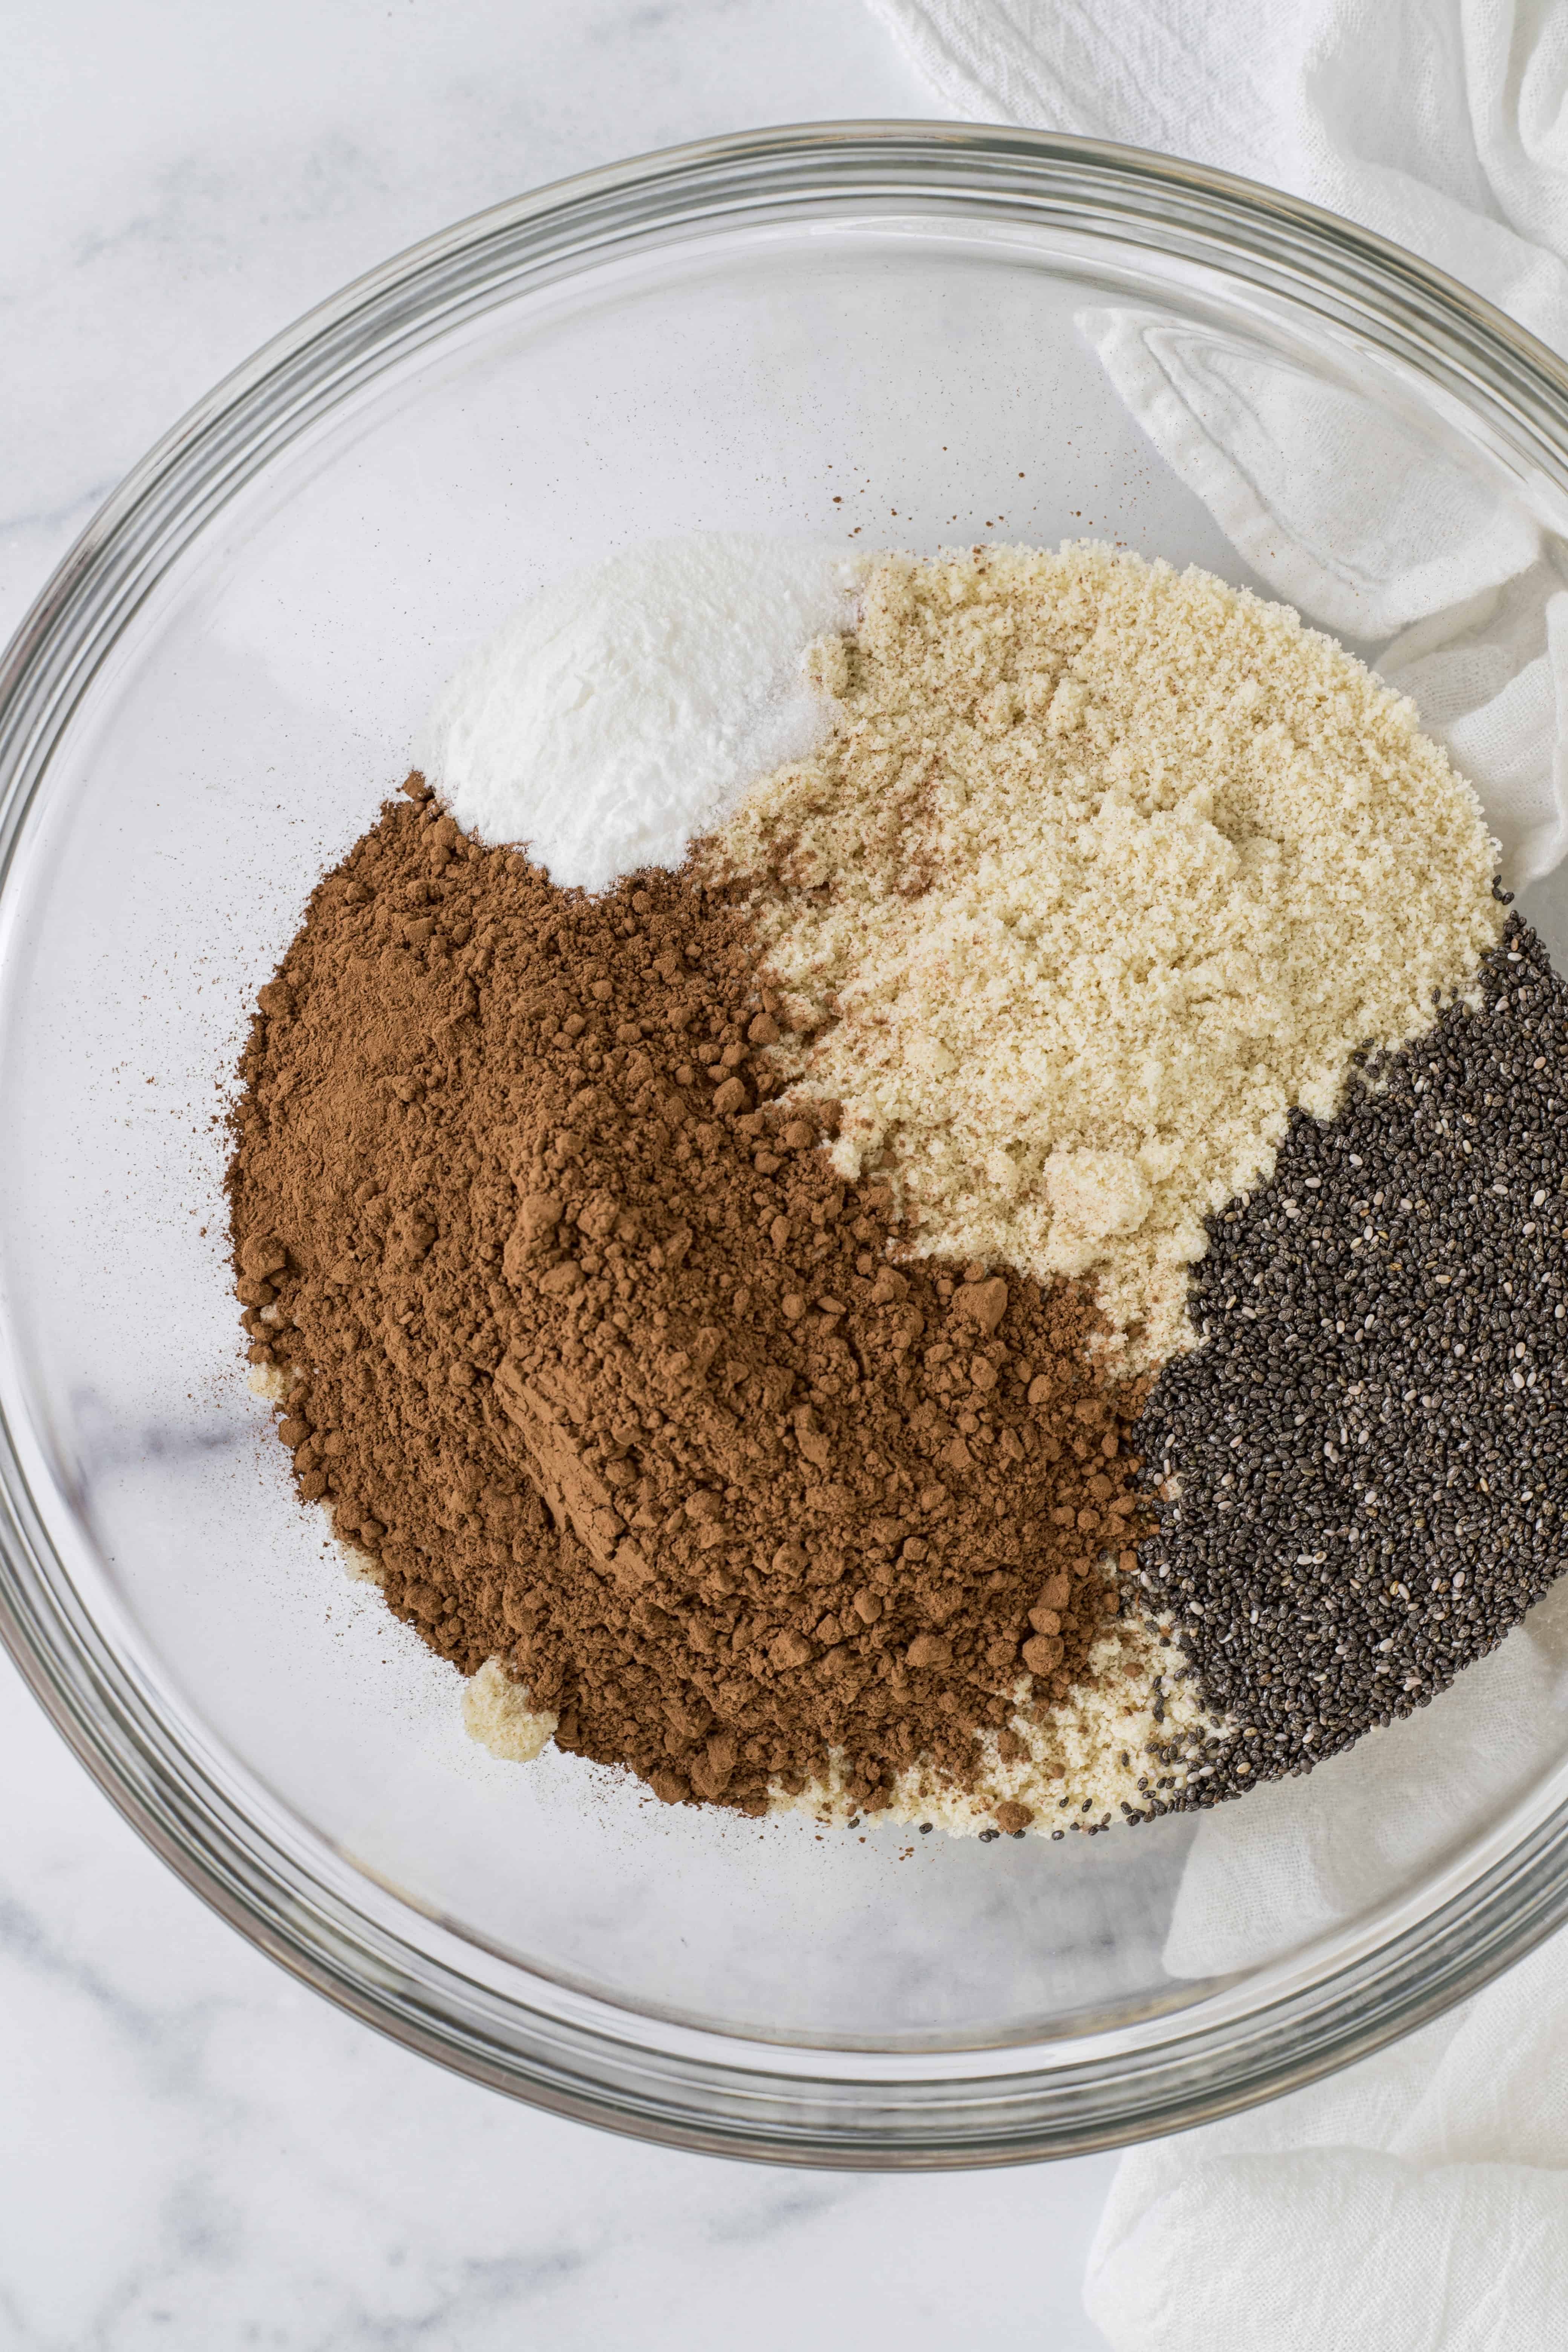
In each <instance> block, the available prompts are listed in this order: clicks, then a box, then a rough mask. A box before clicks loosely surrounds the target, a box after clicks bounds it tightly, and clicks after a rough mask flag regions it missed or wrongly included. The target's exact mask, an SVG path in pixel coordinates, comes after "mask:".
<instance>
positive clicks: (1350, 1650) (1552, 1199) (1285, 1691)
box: [1138, 916, 1568, 1810]
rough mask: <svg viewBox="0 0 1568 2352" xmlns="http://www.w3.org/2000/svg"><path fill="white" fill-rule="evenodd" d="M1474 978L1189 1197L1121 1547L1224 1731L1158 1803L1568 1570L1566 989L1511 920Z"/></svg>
mask: <svg viewBox="0 0 1568 2352" xmlns="http://www.w3.org/2000/svg"><path fill="white" fill-rule="evenodd" d="M1478 985H1479V995H1480V1003H1479V1006H1473V1007H1472V1006H1466V1005H1464V1004H1458V1003H1456V1004H1453V1005H1450V1006H1449V1007H1447V1009H1446V1010H1445V1011H1444V1012H1443V1013H1441V1014H1440V1015H1439V1016H1438V1018H1437V1019H1436V1023H1435V1024H1434V1025H1433V1027H1432V1028H1431V1029H1429V1030H1428V1031H1427V1032H1426V1034H1425V1035H1424V1036H1422V1037H1420V1038H1418V1039H1417V1040H1415V1042H1414V1043H1413V1044H1411V1045H1407V1046H1405V1047H1404V1048H1403V1049H1402V1050H1401V1051H1400V1052H1398V1053H1396V1054H1394V1055H1387V1056H1384V1057H1381V1058H1370V1057H1369V1058H1368V1059H1367V1060H1366V1061H1364V1062H1363V1064H1362V1066H1360V1068H1359V1070H1358V1073H1357V1075H1356V1076H1355V1078H1353V1079H1352V1088H1351V1092H1350V1094H1349V1096H1348V1097H1347V1100H1346V1102H1345V1104H1344V1106H1343V1108H1342V1110H1341V1112H1340V1114H1339V1115H1338V1117H1337V1118H1334V1119H1332V1120H1331V1121H1329V1122H1327V1123H1326V1124H1322V1123H1320V1122H1318V1121H1317V1120H1315V1119H1312V1118H1310V1117H1308V1116H1306V1115H1305V1114H1303V1113H1296V1114H1293V1115H1292V1118H1291V1124H1290V1131H1289V1136H1288V1138H1287V1139H1286V1140H1285V1142H1284V1143H1283V1144H1282V1145H1281V1147H1280V1150H1279V1159H1278V1161H1277V1164H1276V1167H1275V1171H1274V1174H1273V1177H1272V1179H1271V1181H1269V1183H1268V1184H1267V1185H1265V1186H1263V1187H1261V1188H1260V1189H1259V1190H1258V1192H1255V1193H1253V1194H1252V1195H1251V1196H1250V1198H1245V1199H1242V1200H1239V1201H1237V1202H1233V1203H1232V1204H1231V1206H1230V1207H1229V1208H1228V1209H1226V1210H1225V1211H1223V1212H1222V1213H1219V1214H1217V1215H1215V1216H1214V1217H1213V1218H1211V1219H1210V1221H1209V1227H1208V1232H1209V1250H1208V1255H1207V1256H1206V1257H1205V1258H1204V1259H1203V1260H1202V1262H1201V1263H1200V1264H1199V1265H1196V1266H1194V1269H1193V1279H1192V1284H1191V1289H1190V1294H1189V1297H1190V1307H1191V1312H1192V1317H1193V1321H1194V1325H1195V1326H1196V1328H1197V1330H1198V1333H1199V1336H1200V1345H1199V1346H1198V1347H1197V1348H1196V1349H1194V1350H1193V1352H1192V1353H1190V1354H1189V1355H1186V1356H1184V1357H1182V1358H1179V1359H1178V1360H1176V1361H1175V1362H1173V1363H1172V1364H1170V1365H1168V1366H1167V1367H1166V1368H1165V1370H1163V1372H1162V1373H1161V1375H1160V1378H1159V1380H1158V1381H1157V1382H1156V1383H1155V1386H1154V1389H1153V1391H1152V1394H1151V1397H1150V1400H1149V1403H1148V1406H1147V1408H1146V1410H1145V1412H1144V1415H1143V1419H1142V1422H1141V1423H1140V1424H1139V1430H1138V1443H1139V1444H1140V1446H1141V1448H1142V1453H1143V1456H1144V1462H1145V1470H1144V1476H1145V1479H1146V1480H1147V1482H1148V1483H1149V1485H1150V1486H1152V1489H1153V1491H1154V1494H1155V1496H1156V1498H1157V1501H1156V1507H1157V1509H1158V1513H1159V1526H1158V1529H1157V1532H1156V1533H1155V1534H1154V1535H1153V1536H1152V1537H1151V1538H1147V1539H1146V1540H1145V1541H1144V1542H1143V1544H1142V1546H1141V1547H1140V1551H1139V1571H1140V1575H1141V1579H1142V1583H1143V1585H1144V1587H1145V1589H1146V1591H1147V1592H1148V1594H1149V1597H1150V1600H1151V1602H1152V1605H1153V1606H1154V1607H1156V1608H1163V1609H1169V1610H1170V1611H1171V1612H1173V1616H1174V1617H1175V1619H1176V1620H1177V1621H1178V1627H1177V1630H1178V1632H1179V1637H1180V1639H1181V1641H1182V1643H1183V1645H1184V1648H1185V1650H1186V1653H1187V1655H1188V1657H1189V1659H1190V1660H1191V1661H1192V1663H1193V1665H1194V1667H1195V1669H1196V1672H1197V1675H1198V1678H1199V1683H1200V1686H1201V1689H1202V1692H1203V1695H1204V1697H1205V1702H1206V1703H1207V1705H1208V1706H1209V1707H1210V1708H1211V1709H1212V1710H1213V1711H1214V1712H1215V1714H1216V1715H1219V1716H1222V1717H1228V1719H1229V1721H1230V1723H1231V1725H1232V1726H1233V1727H1234V1729H1233V1731H1232V1732H1231V1734H1230V1735H1229V1736H1228V1737H1227V1738H1224V1739H1221V1740H1219V1741H1217V1742H1215V1743H1213V1744H1211V1745H1209V1746H1207V1747H1205V1750H1204V1761H1205V1765H1206V1766H1207V1767H1208V1768H1210V1769H1207V1771H1206V1772H1205V1777H1204V1778H1203V1779H1202V1780H1193V1781H1192V1782H1190V1783H1189V1785H1188V1787H1187V1789H1186V1790H1184V1791H1181V1792H1179V1793H1178V1794H1176V1795H1175V1796H1173V1798H1172V1799H1171V1800H1170V1801H1168V1804H1167V1808H1166V1809H1167V1810H1171V1809H1173V1808H1181V1809H1186V1808H1192V1807H1195V1806H1206V1805H1210V1804H1214V1803H1216V1802H1218V1801H1220V1800H1221V1799H1223V1798H1226V1797H1230V1796H1236V1795H1238V1794H1240V1793H1241V1792H1242V1790H1245V1789H1247V1788H1256V1787H1257V1786H1258V1783H1259V1782H1260V1781H1263V1780H1279V1779H1281V1778H1282V1777H1283V1776H1284V1775H1285V1774H1287V1773H1293V1772H1300V1771H1304V1770H1307V1769H1310V1767H1311V1766H1312V1765H1313V1764H1315V1763H1318V1762H1320V1761H1321V1759H1323V1758H1324V1757H1326V1756H1332V1755H1335V1754H1337V1753H1338V1752H1339V1751H1340V1750H1341V1749H1342V1748H1348V1747H1349V1746H1350V1745H1351V1743H1352V1740H1354V1739H1356V1738H1359V1737H1360V1736H1361V1734H1362V1733H1363V1731H1366V1730H1368V1729H1370V1728H1371V1727H1373V1725H1374V1724H1386V1723H1389V1722H1390V1721H1392V1720H1394V1718H1395V1717H1402V1716H1407V1715H1409V1714H1410V1713H1411V1712H1412V1711H1413V1710H1414V1709H1415V1707H1417V1706H1425V1705H1426V1702H1427V1701H1428V1700H1429V1699H1430V1698H1432V1697H1434V1696H1436V1693H1437V1692H1438V1691H1439V1690H1441V1689H1443V1688H1444V1686H1445V1685H1447V1683H1449V1682H1451V1681H1452V1680H1453V1678H1454V1676H1455V1675H1457V1674H1458V1672H1459V1670H1460V1669H1461V1667H1463V1666H1465V1665H1467V1664H1469V1663H1470V1661H1471V1660H1472V1659H1475V1658H1478V1657H1480V1656H1481V1655H1483V1654H1484V1653H1485V1652H1487V1651H1489V1650H1490V1649H1493V1648H1495V1646H1496V1645H1497V1643H1499V1642H1500V1641H1501V1640H1502V1638H1503V1636H1504V1634H1505V1633H1509V1632H1510V1629H1511V1628H1512V1627H1513V1626H1514V1625H1516V1624H1517V1623H1518V1622H1519V1621H1520V1619H1521V1617H1522V1616H1523V1614H1524V1612H1525V1611H1526V1610H1527V1609H1528V1608H1530V1606H1531V1603H1532V1602H1534V1601H1539V1600H1540V1599H1541V1597H1542V1594H1543V1593H1544V1592H1545V1591H1546V1589H1547V1587H1548V1585H1549V1584H1550V1583H1551V1582H1552V1579H1553V1578H1554V1577H1555V1576H1556V1575H1558V1573H1559V1572H1560V1571H1561V1570H1562V1569H1563V1567H1564V1566H1568V1537H1565V1535H1564V1522H1563V1511H1564V1506H1565V1503H1568V1339H1565V1337H1564V1334H1565V1330H1568V1274H1565V1261H1564V1253H1563V1235H1564V1230H1565V1227H1568V986H1565V985H1564V983H1563V981H1562V980H1560V979H1559V978H1558V976H1557V975H1556V973H1554V972H1553V971H1552V968H1551V965H1550V963H1549V961H1548V959H1547V955H1546V951H1545V950H1544V948H1543V947H1542V943H1541V941H1540V940H1538V939H1537V938H1536V937H1535V935H1534V933H1533V932H1532V931H1531V930H1530V929H1529V928H1528V927H1527V926H1526V925H1525V924H1523V923H1522V922H1521V920H1520V919H1519V918H1518V917H1517V916H1511V917H1510V919H1509V923H1508V926H1507V929H1506V930H1505V931H1504V934H1503V937H1502V939H1501V940H1500V943H1499V945H1498V946H1497V948H1496V949H1495V950H1493V951H1492V952H1491V954H1489V956H1488V957H1486V958H1485V960H1484V961H1483V962H1482V964H1481V967H1480V971H1479V976H1478ZM1163 1760H1170V1759H1163Z"/></svg>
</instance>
